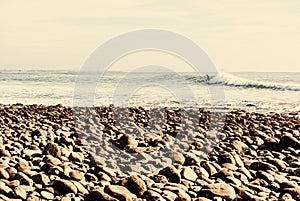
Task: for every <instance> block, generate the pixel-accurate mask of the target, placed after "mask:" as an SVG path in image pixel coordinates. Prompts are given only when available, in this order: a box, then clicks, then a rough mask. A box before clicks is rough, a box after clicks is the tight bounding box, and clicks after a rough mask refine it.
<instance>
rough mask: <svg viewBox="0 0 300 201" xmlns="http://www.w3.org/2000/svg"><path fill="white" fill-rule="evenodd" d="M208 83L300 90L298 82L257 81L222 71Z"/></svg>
mask: <svg viewBox="0 0 300 201" xmlns="http://www.w3.org/2000/svg"><path fill="white" fill-rule="evenodd" d="M206 83H207V84H210V85H224V86H230V87H243V88H257V89H274V90H286V91H300V85H297V84H284V83H274V82H263V81H255V80H249V79H244V78H241V77H237V76H235V75H232V74H229V73H220V74H219V75H216V76H212V77H211V78H210V79H209V80H208V81H206Z"/></svg>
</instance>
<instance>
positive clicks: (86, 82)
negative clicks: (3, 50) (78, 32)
mask: <svg viewBox="0 0 300 201" xmlns="http://www.w3.org/2000/svg"><path fill="white" fill-rule="evenodd" d="M79 75H81V77H80V76H79ZM95 77H96V78H97V79H95ZM78 86H79V87H78ZM80 87H81V90H83V91H82V92H81V91H80V90H78V89H79V88H80ZM215 89H218V90H215ZM86 91H90V93H89V94H87V93H85V92H86ZM0 92H1V98H0V103H1V104H4V105H8V104H14V103H22V104H45V105H55V104H62V105H65V106H74V105H76V104H78V103H85V102H88V103H89V104H92V105H98V106H101V105H109V104H115V105H119V106H144V107H157V106H179V107H202V108H212V107H224V108H226V109H230V110H231V109H246V110H251V111H253V110H255V111H267V112H289V111H300V73H277V72H276V73H275V72H274V73H270V72H267V73H262V72H259V73H258V72H257V73H254V72H251V73H245V72H243V73H219V74H210V73H202V74H199V73H191V72H179V73H175V74H174V73H170V72H133V73H130V72H112V71H110V72H105V73H100V74H99V75H97V74H95V73H93V72H90V73H86V74H85V75H84V76H82V73H81V74H80V73H79V72H74V71H1V72H0ZM88 100H89V101H88ZM90 100H91V101H90Z"/></svg>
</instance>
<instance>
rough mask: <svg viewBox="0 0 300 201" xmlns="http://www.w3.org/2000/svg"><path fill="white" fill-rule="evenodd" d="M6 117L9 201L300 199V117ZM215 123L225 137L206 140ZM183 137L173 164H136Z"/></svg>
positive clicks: (3, 147)
mask: <svg viewBox="0 0 300 201" xmlns="http://www.w3.org/2000/svg"><path fill="white" fill-rule="evenodd" d="M0 114H1V115H0V132H1V133H0V199H1V200H28V201H35V200H36V201H37V200H62V201H79V200H87V201H98V200H99V201H100V200H107V201H114V200H116V201H117V200H126V201H130V200H161V201H164V200H166V201H190V200H191V201H209V200H215V201H219V200H220V201H221V200H274V201H275V200H282V201H283V200H285V201H288V200H289V201H292V200H300V157H299V156H300V133H299V131H300V112H287V113H257V112H247V111H245V110H234V111H230V112H226V113H225V114H223V115H221V114H212V113H211V112H210V111H208V110H204V109H197V110H188V111H183V110H180V109H178V108H165V110H164V112H161V111H160V110H157V111H154V112H153V113H152V114H150V112H149V110H147V109H145V108H142V107H137V108H117V109H115V110H114V111H112V108H111V107H104V106H103V107H95V108H70V107H64V106H62V105H55V106H44V105H22V104H13V105H9V106H7V105H1V106H0ZM74 114H76V115H74ZM122 114H123V116H122ZM124 114H129V115H128V117H129V118H125V117H126V115H124ZM184 114H188V117H193V118H191V119H186V118H185V115H184ZM212 115H214V117H215V118H214V121H215V122H214V123H215V124H217V133H218V135H217V139H214V140H210V141H208V140H207V139H212V138H213V137H212V136H211V132H210V125H211V123H212V120H213V117H212ZM150 116H151V118H150ZM162 118H165V119H166V122H164V123H162V124H160V125H156V124H155V122H161V119H162ZM123 119H124V120H123ZM126 119H127V120H128V119H129V120H132V121H131V122H126ZM222 119H223V120H222ZM133 124H134V125H133ZM147 127H150V128H151V129H147V131H146V128H147ZM154 128H155V129H154ZM139 133H142V135H140V136H139V135H138V134H139ZM179 134H180V137H181V138H179V141H181V142H184V143H182V144H180V145H178V146H176V147H177V148H178V150H177V149H176V148H174V149H172V148H170V149H169V150H168V151H167V152H164V154H162V155H161V157H166V158H168V157H169V158H171V159H172V163H171V164H168V163H167V160H164V158H162V160H159V161H156V163H153V162H149V163H145V164H142V165H141V164H139V163H138V161H137V160H136V157H133V156H140V158H143V157H144V153H148V154H149V155H151V154H152V153H153V154H154V153H157V152H159V151H160V150H164V149H167V147H170V146H171V145H172V142H176V139H178V136H177V135H179ZM104 137H105V138H104ZM103 139H105V140H103ZM109 144H112V145H114V147H117V148H118V149H107V148H106V146H108V145H109ZM87 145H88V146H87ZM175 145H176V144H175ZM208 145H209V146H208ZM208 147H209V148H211V150H210V149H208ZM179 149H180V150H183V151H179ZM116 153H120V154H124V157H123V155H122V157H120V156H119V155H118V154H116ZM96 156H103V157H102V158H105V159H106V160H104V161H101V160H97V157H96ZM118 156H119V157H118ZM126 157H127V158H126ZM114 163H117V164H118V166H119V170H117V169H115V167H114ZM139 166H143V167H144V169H143V170H140V169H139ZM153 167H154V168H153ZM120 168H121V169H120ZM151 168H152V170H153V171H151ZM135 170H137V171H136V172H137V173H135V174H130V173H131V172H135ZM139 171H140V173H138V172H139Z"/></svg>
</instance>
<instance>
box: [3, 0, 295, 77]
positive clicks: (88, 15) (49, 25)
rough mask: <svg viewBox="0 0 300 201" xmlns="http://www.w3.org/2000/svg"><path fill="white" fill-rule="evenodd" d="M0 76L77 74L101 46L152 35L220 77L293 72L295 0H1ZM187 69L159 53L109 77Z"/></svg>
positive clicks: (127, 61) (119, 66) (119, 65)
mask: <svg viewBox="0 0 300 201" xmlns="http://www.w3.org/2000/svg"><path fill="white" fill-rule="evenodd" d="M0 16H1V17H0V27H1V28H0V30H1V31H0V70H4V69H6V70H10V69H13V70H35V69H36V70H37V69H38V70H76V71H78V70H80V68H81V66H82V65H83V63H84V62H85V60H86V59H87V57H88V56H89V55H90V54H91V53H92V52H93V51H94V50H95V49H96V48H97V47H98V46H99V45H101V44H102V43H104V42H105V41H107V40H109V39H111V38H112V37H114V36H117V35H119V34H123V33H126V32H129V31H132V30H138V29H146V28H156V29H165V30H169V31H174V32H176V33H179V34H182V35H184V36H186V37H188V38H189V39H191V40H192V41H194V42H195V43H196V44H198V45H199V46H200V47H201V48H202V49H203V50H204V51H205V52H206V53H207V54H208V55H209V57H210V58H211V59H212V61H213V62H214V63H215V65H216V66H217V68H218V69H219V70H222V71H226V72H237V71H245V72H256V71H263V72H269V71H279V72H299V71H300V59H299V52H300V1H299V0H263V1H262V0H242V1H241V0H210V1H208V0H205V1H204V0H187V1H179V0H135V1H133V0H122V1H116V0H110V1H102V0H87V1H78V0H72V1H71V0H64V1H59V0H51V1H37V0H26V1H21V0H19V1H18V0H11V1H7V0H6V1H4V0H0ZM153 63H155V64H161V65H168V66H171V68H175V69H178V70H180V71H189V68H190V67H189V66H188V65H187V64H185V63H184V62H182V61H180V60H179V59H178V58H174V56H170V55H167V54H165V53H158V52H144V53H135V54H132V55H128V57H127V58H126V57H124V58H122V59H120V60H119V61H118V62H116V63H115V64H114V65H113V66H112V67H111V68H112V69H114V70H128V69H131V68H132V66H136V65H146V64H153Z"/></svg>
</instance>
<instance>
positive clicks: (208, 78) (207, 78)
mask: <svg viewBox="0 0 300 201" xmlns="http://www.w3.org/2000/svg"><path fill="white" fill-rule="evenodd" d="M210 79H211V78H210V77H209V75H208V74H206V80H205V81H206V82H208V81H209V80H210Z"/></svg>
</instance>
